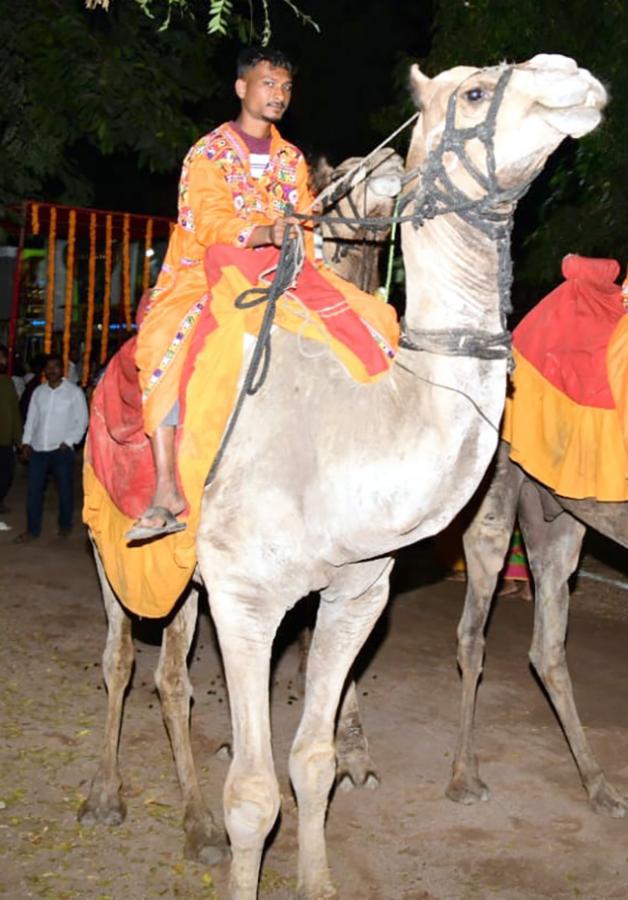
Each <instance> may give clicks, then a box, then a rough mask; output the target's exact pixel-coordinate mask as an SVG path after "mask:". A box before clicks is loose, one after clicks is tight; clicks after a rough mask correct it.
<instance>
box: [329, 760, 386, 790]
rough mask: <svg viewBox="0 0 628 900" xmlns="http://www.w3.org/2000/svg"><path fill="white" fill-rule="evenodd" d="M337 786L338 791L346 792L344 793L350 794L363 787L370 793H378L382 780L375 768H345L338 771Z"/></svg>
mask: <svg viewBox="0 0 628 900" xmlns="http://www.w3.org/2000/svg"><path fill="white" fill-rule="evenodd" d="M336 784H337V786H338V790H340V791H344V793H349V791H353V790H355V788H362V787H363V788H367V789H368V790H369V791H376V790H377V788H378V787H379V786H380V784H381V780H380V777H379V775H378V773H377V772H376V771H375V770H374V767H373V766H367V767H364V768H362V767H359V768H356V767H351V768H348V767H346V766H343V767H342V769H338V773H337V775H336Z"/></svg>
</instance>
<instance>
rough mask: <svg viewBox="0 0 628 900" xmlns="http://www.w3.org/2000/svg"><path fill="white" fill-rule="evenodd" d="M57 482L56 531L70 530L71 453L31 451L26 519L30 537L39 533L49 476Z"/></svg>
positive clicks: (62, 450)
mask: <svg viewBox="0 0 628 900" xmlns="http://www.w3.org/2000/svg"><path fill="white" fill-rule="evenodd" d="M49 472H51V473H52V477H53V478H54V480H55V481H56V483H57V491H58V492H59V519H58V522H59V530H60V531H66V530H67V531H69V529H70V528H72V515H73V511H74V451H73V450H70V449H69V448H68V447H64V448H63V449H62V448H61V447H59V448H58V449H57V450H33V451H32V453H31V457H30V460H29V463H28V499H27V501H26V516H27V522H28V532H29V534H32V535H33V537H39V535H40V534H41V519H42V514H43V510H44V492H45V490H46V479H47V477H48V473H49Z"/></svg>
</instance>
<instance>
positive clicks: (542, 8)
mask: <svg viewBox="0 0 628 900" xmlns="http://www.w3.org/2000/svg"><path fill="white" fill-rule="evenodd" d="M537 53H562V54H563V55H565V56H571V57H573V58H574V59H576V60H577V62H578V64H579V65H581V66H584V67H586V68H588V69H590V71H591V72H592V73H593V74H594V75H595V76H596V77H597V78H599V79H600V80H601V81H602V82H603V83H604V84H605V85H606V86H607V88H608V89H609V91H610V103H609V106H608V108H607V111H606V114H605V119H604V122H603V123H602V125H600V127H599V128H598V129H597V130H596V131H594V132H593V133H592V134H590V135H588V136H587V137H585V138H583V139H581V140H579V141H567V142H566V143H565V144H564V145H563V146H562V148H561V150H560V151H559V152H558V153H557V154H556V155H555V157H553V159H552V160H551V161H550V163H549V165H548V167H547V169H546V171H545V173H544V176H542V178H541V179H540V181H539V182H537V183H536V184H535V185H534V186H533V189H532V191H531V192H530V194H529V195H528V197H526V198H524V200H523V201H522V203H521V205H520V210H519V218H518V223H517V234H518V239H519V247H518V260H517V263H518V264H517V267H516V282H517V283H518V285H519V289H520V290H521V291H523V292H527V293H528V294H530V300H532V299H538V296H539V293H538V291H539V290H540V289H541V288H542V287H546V286H548V285H551V284H555V283H556V281H557V279H558V278H559V277H560V260H561V259H562V257H563V255H564V254H565V253H568V252H574V253H580V254H582V255H585V256H603V257H604V256H615V257H617V258H619V259H620V260H623V259H625V258H626V256H628V216H627V215H626V210H627V209H628V177H627V176H628V155H627V153H626V147H627V146H628V118H627V117H626V115H625V105H624V102H623V98H624V97H626V96H627V95H628V6H627V5H626V4H625V3H624V2H623V0H572V2H571V3H568V4H566V3H562V2H557V0H551V2H545V3H538V2H537V0H517V3H509V2H508V0H440V3H439V7H438V13H437V16H436V20H435V30H434V35H433V41H432V47H431V51H430V53H429V56H428V59H427V61H426V65H427V66H428V67H429V69H430V70H431V71H432V72H434V73H436V72H438V71H441V70H442V69H446V68H449V67H451V66H452V65H460V64H465V63H466V64H471V65H482V66H485V65H492V64H495V63H498V62H501V61H502V60H508V61H517V60H525V59H529V58H530V57H532V56H534V55H536V54H537ZM535 292H536V293H535Z"/></svg>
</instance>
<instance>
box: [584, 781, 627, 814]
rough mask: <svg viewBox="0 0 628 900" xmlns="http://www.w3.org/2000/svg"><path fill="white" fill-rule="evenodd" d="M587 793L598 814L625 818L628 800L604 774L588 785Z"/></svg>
mask: <svg viewBox="0 0 628 900" xmlns="http://www.w3.org/2000/svg"><path fill="white" fill-rule="evenodd" d="M587 793H588V795H589V805H590V806H591V809H592V810H593V812H595V813H597V814H598V816H608V817H609V818H611V819H623V818H624V816H625V815H626V809H627V808H628V801H626V799H625V798H624V797H622V796H621V794H620V793H619V791H618V790H616V788H614V787H613V785H612V784H610V782H608V781H607V780H606V777H605V776H604V775H600V776H599V777H598V778H596V779H595V781H594V782H593V783H592V784H591V785H590V786H589V787H587Z"/></svg>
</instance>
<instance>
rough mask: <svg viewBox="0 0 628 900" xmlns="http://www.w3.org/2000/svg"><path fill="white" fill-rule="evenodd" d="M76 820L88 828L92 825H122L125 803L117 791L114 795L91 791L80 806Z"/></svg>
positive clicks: (124, 816)
mask: <svg viewBox="0 0 628 900" xmlns="http://www.w3.org/2000/svg"><path fill="white" fill-rule="evenodd" d="M76 818H77V819H78V821H79V822H80V823H81V825H85V826H87V827H89V828H91V827H92V826H93V825H110V826H111V825H122V823H123V822H124V820H125V819H126V803H125V802H124V800H123V799H122V797H121V796H120V792H119V791H116V793H115V794H109V793H105V792H104V791H103V792H93V791H92V792H90V795H89V797H88V798H87V800H84V801H83V803H82V804H81V807H80V809H79V811H78V813H77V816H76Z"/></svg>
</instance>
